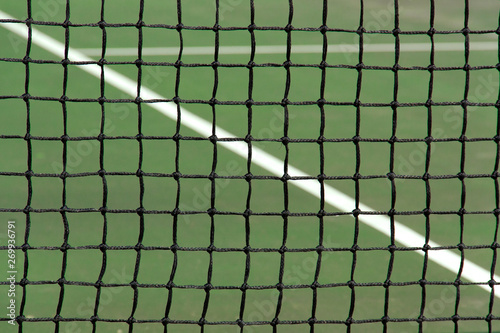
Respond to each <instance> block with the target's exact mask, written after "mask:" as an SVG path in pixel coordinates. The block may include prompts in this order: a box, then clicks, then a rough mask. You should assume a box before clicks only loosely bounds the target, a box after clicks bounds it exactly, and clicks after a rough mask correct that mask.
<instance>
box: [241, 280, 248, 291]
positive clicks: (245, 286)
mask: <svg viewBox="0 0 500 333" xmlns="http://www.w3.org/2000/svg"><path fill="white" fill-rule="evenodd" d="M247 289H248V284H247V283H246V282H245V283H243V284H242V285H241V287H240V290H241V291H243V292H245V291H246V290H247Z"/></svg>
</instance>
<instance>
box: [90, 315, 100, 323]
mask: <svg viewBox="0 0 500 333" xmlns="http://www.w3.org/2000/svg"><path fill="white" fill-rule="evenodd" d="M98 320H99V317H98V316H92V317H90V322H91V323H92V324H95V323H96V322H97V321H98Z"/></svg>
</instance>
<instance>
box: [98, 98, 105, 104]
mask: <svg viewBox="0 0 500 333" xmlns="http://www.w3.org/2000/svg"><path fill="white" fill-rule="evenodd" d="M97 103H99V104H100V105H103V104H104V103H106V97H104V96H101V97H99V98H98V99H97Z"/></svg>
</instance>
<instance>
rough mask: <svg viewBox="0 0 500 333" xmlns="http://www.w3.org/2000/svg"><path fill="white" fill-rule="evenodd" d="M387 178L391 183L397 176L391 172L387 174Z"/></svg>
mask: <svg viewBox="0 0 500 333" xmlns="http://www.w3.org/2000/svg"><path fill="white" fill-rule="evenodd" d="M387 178H389V180H390V181H393V180H394V179H395V178H396V174H395V173H394V172H389V173H388V174H387Z"/></svg>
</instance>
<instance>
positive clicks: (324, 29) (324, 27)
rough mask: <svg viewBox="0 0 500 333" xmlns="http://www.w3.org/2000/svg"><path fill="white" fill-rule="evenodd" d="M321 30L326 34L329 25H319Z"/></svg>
mask: <svg viewBox="0 0 500 333" xmlns="http://www.w3.org/2000/svg"><path fill="white" fill-rule="evenodd" d="M319 31H321V33H322V34H323V35H324V34H326V33H327V32H328V26H327V25H322V26H320V27H319Z"/></svg>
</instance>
